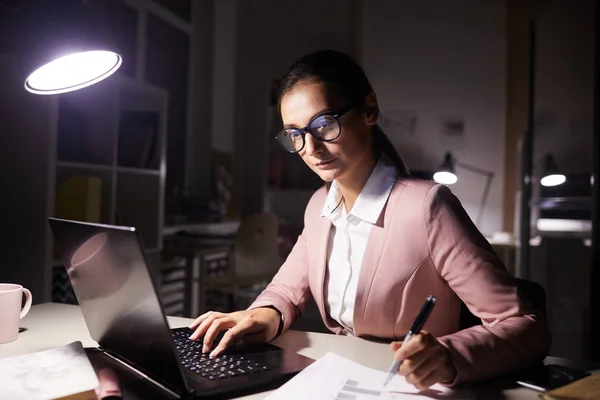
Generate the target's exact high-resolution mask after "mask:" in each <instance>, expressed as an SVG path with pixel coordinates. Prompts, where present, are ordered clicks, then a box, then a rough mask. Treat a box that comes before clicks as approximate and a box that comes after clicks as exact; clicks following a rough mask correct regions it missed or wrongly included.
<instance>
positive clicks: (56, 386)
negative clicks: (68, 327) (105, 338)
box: [0, 342, 99, 400]
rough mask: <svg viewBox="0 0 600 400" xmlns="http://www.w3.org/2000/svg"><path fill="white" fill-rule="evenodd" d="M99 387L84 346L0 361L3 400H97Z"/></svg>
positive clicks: (75, 343)
mask: <svg viewBox="0 0 600 400" xmlns="http://www.w3.org/2000/svg"><path fill="white" fill-rule="evenodd" d="M98 383H99V382H98V377H97V376H96V372H95V371H94V368H93V367H92V364H91V363H90V361H89V359H88V357H87V354H85V350H84V349H83V346H82V345H81V342H73V343H71V344H69V345H66V346H62V347H58V348H54V349H50V350H45V351H39V352H35V353H29V354H23V355H19V356H15V357H8V358H2V359H0V400H21V399H23V400H25V399H27V400H42V399H44V400H47V399H62V398H65V397H68V399H69V400H87V399H90V400H96V399H97V397H96V391H95V389H96V387H98Z"/></svg>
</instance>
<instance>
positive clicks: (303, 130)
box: [275, 103, 354, 154]
mask: <svg viewBox="0 0 600 400" xmlns="http://www.w3.org/2000/svg"><path fill="white" fill-rule="evenodd" d="M353 108H354V104H352V103H349V104H347V105H346V106H345V107H342V108H341V109H339V110H337V111H325V112H322V113H320V114H317V115H315V116H314V117H312V118H311V119H310V121H308V125H306V126H305V127H304V128H285V129H282V130H280V131H279V132H278V133H277V135H275V140H277V142H278V143H279V144H280V145H281V147H283V148H284V149H285V150H287V151H288V152H290V153H292V154H294V153H299V152H300V151H302V149H303V148H304V146H306V139H305V138H304V136H306V132H308V133H310V134H311V135H312V137H314V138H315V139H317V140H318V141H320V142H332V141H334V140H335V139H337V138H339V137H340V134H341V133H342V123H341V121H340V118H341V117H342V116H343V115H344V114H346V113H347V112H348V111H350V110H352V109H353ZM325 115H328V116H331V117H333V118H335V120H336V121H337V123H338V133H337V135H335V137H334V138H333V139H323V138H320V137H318V136H316V135H314V134H313V133H312V132H311V131H309V130H308V128H309V127H310V125H311V124H312V123H313V122H314V121H315V120H316V119H317V118H320V117H323V116H325ZM284 131H298V132H300V135H301V136H302V146H301V147H300V149H299V150H288V149H287V147H285V145H284V144H283V143H281V141H280V140H279V137H280V135H281V134H282V132H284Z"/></svg>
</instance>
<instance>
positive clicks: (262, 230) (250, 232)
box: [233, 213, 281, 276]
mask: <svg viewBox="0 0 600 400" xmlns="http://www.w3.org/2000/svg"><path fill="white" fill-rule="evenodd" d="M278 231H279V221H278V220H277V217H276V216H275V215H274V214H271V213H256V214H252V215H250V216H248V217H246V218H244V219H243V220H242V222H241V224H240V226H239V228H238V231H237V234H236V239H235V244H234V249H233V256H234V265H235V272H236V275H238V276H240V275H258V274H269V273H273V275H274V274H275V273H276V272H277V270H278V269H279V267H280V265H281V262H280V259H279V247H278V239H277V237H278Z"/></svg>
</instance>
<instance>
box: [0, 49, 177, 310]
mask: <svg viewBox="0 0 600 400" xmlns="http://www.w3.org/2000/svg"><path fill="white" fill-rule="evenodd" d="M0 72H2V74H0V75H1V79H0V83H1V84H2V85H3V87H4V89H3V96H1V100H2V103H1V104H2V107H0V108H1V109H0V126H1V128H0V130H1V131H2V135H1V136H2V146H1V147H2V148H3V149H5V150H6V152H5V154H4V156H3V157H0V168H2V170H3V171H5V172H6V174H7V175H5V176H6V177H10V179H9V180H8V181H5V194H4V196H3V197H4V199H5V203H6V206H7V208H6V212H5V218H3V221H2V227H3V230H4V232H5V233H6V235H3V236H6V237H5V238H3V240H2V243H3V245H2V264H1V266H0V281H5V282H16V283H20V284H22V285H23V286H25V287H27V288H28V289H30V290H31V291H32V293H33V294H34V301H35V302H36V303H37V302H43V301H50V300H52V288H53V283H56V278H54V282H53V275H55V274H54V272H56V270H55V268H57V267H58V268H61V267H62V263H61V262H60V261H58V260H59V257H57V253H56V251H55V245H54V239H53V236H52V233H51V231H50V229H49V225H48V217H51V216H56V217H63V218H69V219H76V220H88V221H90V222H99V223H104V224H118V225H128V226H135V227H136V228H137V229H138V231H139V232H140V235H141V237H142V240H143V243H144V245H145V250H146V252H147V253H148V257H149V259H156V258H158V259H159V258H160V253H159V251H160V250H161V249H162V247H163V233H162V229H163V219H164V217H163V214H164V191H165V189H164V187H165V178H166V132H167V120H168V115H167V110H168V104H169V103H168V102H169V98H168V94H167V92H166V91H165V90H164V89H161V88H157V87H154V86H151V85H148V84H145V83H142V82H140V81H137V80H134V79H131V78H126V77H123V76H120V75H114V76H112V77H110V78H109V79H107V80H106V81H102V82H100V83H98V84H96V85H93V86H90V87H88V88H86V89H85V90H82V91H77V92H71V93H65V94H61V95H55V96H34V95H32V94H29V93H27V92H25V91H24V90H23V88H22V86H21V83H20V82H19V79H18V76H19V75H18V68H17V64H16V62H15V58H14V57H11V56H3V57H0ZM140 143H141V144H140ZM144 143H145V145H144ZM68 181H69V182H72V183H71V185H72V186H71V187H70V188H69V189H68V190H67V193H65V186H63V185H64V184H65V182H68ZM73 182H74V183H73ZM65 199H67V201H65Z"/></svg>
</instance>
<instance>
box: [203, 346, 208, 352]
mask: <svg viewBox="0 0 600 400" xmlns="http://www.w3.org/2000/svg"><path fill="white" fill-rule="evenodd" d="M207 351H208V346H207V345H204V346H202V352H203V353H206V352H207Z"/></svg>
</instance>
